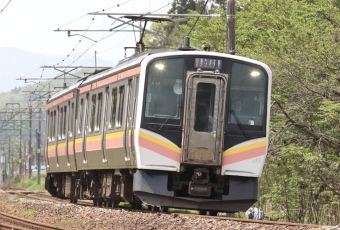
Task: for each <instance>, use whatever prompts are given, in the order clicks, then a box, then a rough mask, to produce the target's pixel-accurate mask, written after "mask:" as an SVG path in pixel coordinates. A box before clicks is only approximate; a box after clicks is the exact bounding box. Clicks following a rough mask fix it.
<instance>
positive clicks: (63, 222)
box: [56, 220, 81, 228]
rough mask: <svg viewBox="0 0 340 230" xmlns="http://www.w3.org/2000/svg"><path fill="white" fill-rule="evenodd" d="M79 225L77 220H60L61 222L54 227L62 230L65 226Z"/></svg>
mask: <svg viewBox="0 0 340 230" xmlns="http://www.w3.org/2000/svg"><path fill="white" fill-rule="evenodd" d="M80 223H81V221H80V220H77V221H74V220H62V221H61V222H59V223H57V224H56V225H57V227H59V228H64V227H66V226H70V225H75V224H80Z"/></svg>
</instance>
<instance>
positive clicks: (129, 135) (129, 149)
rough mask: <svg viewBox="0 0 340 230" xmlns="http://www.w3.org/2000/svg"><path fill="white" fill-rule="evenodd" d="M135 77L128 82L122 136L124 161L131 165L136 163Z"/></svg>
mask: <svg viewBox="0 0 340 230" xmlns="http://www.w3.org/2000/svg"><path fill="white" fill-rule="evenodd" d="M137 79H138V78H137V77H133V78H132V79H131V80H129V81H128V85H127V87H128V92H127V97H128V98H127V106H126V109H127V111H126V119H125V120H126V128H125V134H124V145H125V150H126V160H127V161H130V162H131V164H134V163H133V162H135V161H136V159H135V151H134V139H133V133H134V120H135V106H136V100H137V94H138V92H137Z"/></svg>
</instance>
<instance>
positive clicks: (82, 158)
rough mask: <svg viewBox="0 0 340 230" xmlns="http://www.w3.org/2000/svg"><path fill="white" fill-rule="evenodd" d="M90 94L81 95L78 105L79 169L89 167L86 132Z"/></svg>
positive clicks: (76, 145) (76, 142)
mask: <svg viewBox="0 0 340 230" xmlns="http://www.w3.org/2000/svg"><path fill="white" fill-rule="evenodd" d="M88 98H89V94H81V95H80V96H79V101H78V105H77V114H76V116H77V122H76V126H77V127H76V140H75V142H74V143H75V148H74V149H75V155H76V163H77V168H78V169H84V168H86V167H87V156H86V149H85V143H86V142H85V132H86V125H87V124H86V123H87V119H86V114H87V100H88Z"/></svg>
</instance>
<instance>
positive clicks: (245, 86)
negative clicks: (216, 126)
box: [229, 62, 268, 126]
mask: <svg viewBox="0 0 340 230" xmlns="http://www.w3.org/2000/svg"><path fill="white" fill-rule="evenodd" d="M267 81H268V76H267V75H266V74H265V73H264V71H263V70H262V69H260V68H258V67H256V66H253V65H247V64H243V63H237V62H233V64H232V73H231V84H230V114H229V124H239V123H240V124H241V125H251V126H263V123H264V122H265V121H264V117H265V116H266V114H265V111H266V110H265V109H266V100H267V98H266V93H267V91H266V88H267V84H268V83H267Z"/></svg>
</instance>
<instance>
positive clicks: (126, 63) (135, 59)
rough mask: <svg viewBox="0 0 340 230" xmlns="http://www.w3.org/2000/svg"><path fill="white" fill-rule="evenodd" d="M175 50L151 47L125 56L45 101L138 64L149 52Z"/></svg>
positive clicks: (173, 50)
mask: <svg viewBox="0 0 340 230" xmlns="http://www.w3.org/2000/svg"><path fill="white" fill-rule="evenodd" d="M175 51H180V50H177V49H166V48H160V49H152V50H147V51H144V52H142V53H139V54H136V55H133V56H130V57H128V58H125V59H123V60H121V61H119V63H118V64H117V65H116V66H114V67H112V68H109V69H106V70H103V71H97V72H94V74H92V75H90V76H87V77H83V78H81V79H79V80H78V81H76V82H74V83H73V84H72V85H70V86H69V87H68V88H67V89H64V90H61V91H59V92H58V93H56V94H54V95H52V97H51V98H50V99H49V100H48V101H47V103H48V102H50V101H53V100H55V99H56V98H58V97H60V96H62V95H64V94H65V93H67V92H70V91H72V90H74V89H76V88H77V87H78V86H80V85H82V84H86V83H89V82H91V81H93V80H95V79H99V78H102V77H105V76H108V75H110V74H112V73H116V72H119V71H121V70H124V69H126V68H128V67H130V66H135V65H138V64H140V63H141V61H142V60H143V59H144V58H145V57H147V56H149V55H151V54H157V53H166V52H175Z"/></svg>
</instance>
